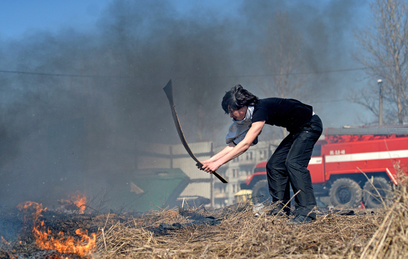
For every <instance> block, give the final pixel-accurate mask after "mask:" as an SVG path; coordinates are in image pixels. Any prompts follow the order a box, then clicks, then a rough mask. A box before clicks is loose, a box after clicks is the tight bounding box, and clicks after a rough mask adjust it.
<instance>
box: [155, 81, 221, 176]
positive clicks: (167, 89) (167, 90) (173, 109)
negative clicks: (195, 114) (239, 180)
mask: <svg viewBox="0 0 408 259" xmlns="http://www.w3.org/2000/svg"><path fill="white" fill-rule="evenodd" d="M163 90H164V92H165V93H166V95H167V99H168V100H169V103H170V109H171V113H172V115H173V119H174V123H175V124H176V129H177V133H178V135H179V137H180V140H181V143H182V144H183V146H184V148H185V149H186V151H187V153H188V154H189V155H190V157H191V158H192V159H193V160H194V161H196V162H197V166H199V167H200V166H202V165H203V164H201V162H200V160H198V159H197V157H196V156H195V155H194V153H193V151H191V149H190V147H189V145H188V143H187V140H186V138H185V137H184V133H183V130H182V129H181V124H180V121H179V119H178V116H177V112H176V107H175V105H174V100H173V87H172V83H171V80H170V81H169V82H168V83H167V85H166V86H165V87H164V88H163ZM212 174H213V175H215V176H216V177H217V178H218V179H219V180H220V181H221V182H223V183H228V181H227V180H225V179H224V178H223V177H222V176H221V175H219V174H218V173H217V172H212Z"/></svg>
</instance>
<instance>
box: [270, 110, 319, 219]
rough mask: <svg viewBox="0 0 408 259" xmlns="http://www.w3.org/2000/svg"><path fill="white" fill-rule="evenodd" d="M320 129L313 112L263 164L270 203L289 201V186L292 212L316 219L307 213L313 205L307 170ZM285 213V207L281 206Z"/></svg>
mask: <svg viewBox="0 0 408 259" xmlns="http://www.w3.org/2000/svg"><path fill="white" fill-rule="evenodd" d="M322 131H323V124H322V121H321V120H320V118H319V117H318V116H317V115H313V117H312V119H311V120H310V122H309V123H307V124H306V125H304V126H303V127H302V128H301V130H300V131H299V132H296V133H291V134H289V135H288V136H287V137H286V138H285V139H284V140H283V141H282V142H281V143H280V145H279V146H278V147H277V148H276V150H275V152H274V154H273V155H272V157H271V158H270V159H269V161H268V163H267V165H266V171H267V176H268V184H269V193H270V194H271V196H272V200H273V202H281V204H283V205H284V204H286V203H287V202H288V201H289V200H290V187H289V184H290V185H291V186H292V189H293V193H295V194H296V193H297V192H298V191H299V190H300V192H299V193H298V194H297V195H296V196H295V202H296V207H295V211H294V214H295V215H302V216H309V217H311V218H313V219H314V218H316V214H315V213H313V212H312V213H311V211H312V210H313V208H314V207H315V206H316V198H315V196H314V192H313V186H312V180H311V178H310V172H309V170H308V169H307V166H308V164H309V161H310V158H311V156H312V151H313V147H314V144H315V143H316V141H317V140H318V139H319V137H320V135H321V134H322ZM285 212H287V213H288V212H289V208H286V209H285Z"/></svg>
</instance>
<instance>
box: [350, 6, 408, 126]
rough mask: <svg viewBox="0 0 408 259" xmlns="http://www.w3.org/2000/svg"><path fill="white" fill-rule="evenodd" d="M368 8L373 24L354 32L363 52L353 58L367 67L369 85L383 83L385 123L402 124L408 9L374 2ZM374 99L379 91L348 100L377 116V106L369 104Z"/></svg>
mask: <svg viewBox="0 0 408 259" xmlns="http://www.w3.org/2000/svg"><path fill="white" fill-rule="evenodd" d="M370 6H371V13H372V17H373V22H372V23H370V24H369V25H368V26H367V27H366V28H364V29H362V30H358V32H357V34H356V39H357V41H358V43H359V44H360V45H361V48H362V50H363V51H360V52H358V53H357V54H354V57H355V58H356V59H357V60H358V61H359V62H360V63H361V64H363V65H365V66H367V67H368V69H367V70H366V72H367V73H368V74H369V75H370V76H372V77H374V78H375V80H373V81H377V79H382V80H383V82H384V84H383V86H382V96H383V98H384V101H385V102H384V107H385V111H384V114H385V116H386V119H387V122H388V123H393V122H394V123H395V122H397V123H399V124H403V123H404V120H406V117H407V104H408V95H407V80H408V77H407V71H408V70H407V69H408V63H407V61H408V59H407V58H408V42H407V40H408V13H407V11H408V8H407V7H408V6H407V3H406V2H405V1H404V0H376V1H374V2H373V3H372V4H371V5H370ZM377 89H378V88H377ZM378 98H379V90H376V91H372V89H371V91H370V89H362V92H360V93H359V94H357V93H356V92H354V93H353V96H352V97H350V100H351V101H353V102H355V103H358V104H361V105H363V106H364V107H366V108H367V109H368V110H370V111H372V112H373V113H374V114H375V115H378V112H379V110H378V108H377V107H378V102H375V101H373V100H378Z"/></svg>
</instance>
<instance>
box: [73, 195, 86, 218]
mask: <svg viewBox="0 0 408 259" xmlns="http://www.w3.org/2000/svg"><path fill="white" fill-rule="evenodd" d="M72 199H73V202H74V203H75V205H76V206H77V207H78V208H79V214H84V211H85V208H86V206H85V204H86V196H85V195H83V194H82V193H79V194H78V195H77V196H75V197H73V198H72Z"/></svg>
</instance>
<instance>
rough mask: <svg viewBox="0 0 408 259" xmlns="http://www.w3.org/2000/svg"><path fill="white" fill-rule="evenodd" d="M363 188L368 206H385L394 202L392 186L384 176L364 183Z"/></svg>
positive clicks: (364, 199) (364, 198) (365, 203)
mask: <svg viewBox="0 0 408 259" xmlns="http://www.w3.org/2000/svg"><path fill="white" fill-rule="evenodd" d="M363 189H364V194H363V201H364V205H365V206H366V208H384V207H386V206H388V205H390V203H391V202H392V198H393V193H392V187H391V185H390V184H389V183H388V182H387V180H385V179H384V178H383V177H374V178H372V180H369V181H367V182H366V183H365V184H364V188H363Z"/></svg>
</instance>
